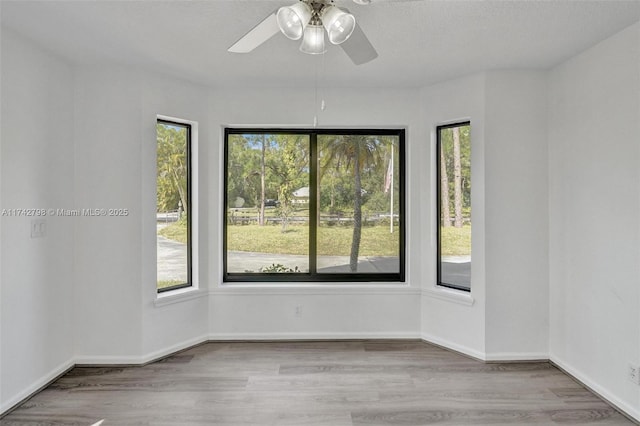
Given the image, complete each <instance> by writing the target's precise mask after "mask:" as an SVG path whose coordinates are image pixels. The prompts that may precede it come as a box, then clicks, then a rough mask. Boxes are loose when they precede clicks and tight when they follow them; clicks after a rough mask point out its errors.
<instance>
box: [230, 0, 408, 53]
mask: <svg viewBox="0 0 640 426" xmlns="http://www.w3.org/2000/svg"><path fill="white" fill-rule="evenodd" d="M372 1H375V0H353V2H354V3H356V4H360V5H366V4H369V3H371V2H372ZM378 1H381V0H378ZM391 1H393V0H391ZM396 1H397V0H396ZM279 32H281V33H282V34H284V35H285V36H286V37H287V38H289V39H291V40H299V39H302V43H301V45H300V51H301V52H304V53H308V54H311V55H317V54H322V53H325V52H326V48H325V32H326V34H327V38H328V39H329V42H330V43H331V44H335V45H339V46H340V47H341V48H342V50H344V52H345V53H346V54H347V56H349V58H350V59H351V60H352V61H353V63H354V64H356V65H360V64H364V63H366V62H369V61H372V60H374V59H375V58H377V57H378V52H376V49H375V48H374V47H373V45H372V44H371V42H369V39H368V38H367V36H366V35H365V34H364V32H363V31H362V29H361V28H360V26H359V25H358V24H357V23H356V19H355V17H354V16H353V15H352V14H351V13H350V12H349V11H348V10H347V9H345V8H339V7H337V6H336V5H335V4H334V0H299V1H298V2H297V3H295V4H292V5H291V6H284V7H281V8H279V9H278V10H276V11H275V12H273V13H272V14H270V15H269V16H267V17H266V18H265V19H264V20H263V21H262V22H260V23H259V24H258V25H256V26H255V27H254V28H253V29H251V30H250V31H249V32H248V33H247V34H245V35H244V36H242V37H241V38H240V40H238V41H237V42H236V43H234V44H233V46H231V47H230V48H229V49H228V51H229V52H233V53H249V52H251V51H252V50H253V49H255V48H256V47H258V46H260V45H261V44H262V43H264V42H266V41H267V40H269V39H270V38H271V37H273V36H274V35H276V34H277V33H279Z"/></svg>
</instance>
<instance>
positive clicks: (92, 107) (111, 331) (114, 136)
mask: <svg viewBox="0 0 640 426" xmlns="http://www.w3.org/2000/svg"><path fill="white" fill-rule="evenodd" d="M75 106H76V118H77V120H76V121H77V123H78V124H77V126H76V133H75V138H76V140H77V144H76V179H77V186H76V204H77V205H78V206H79V207H87V208H88V207H92V206H94V207H98V208H127V209H129V211H130V214H129V216H127V217H106V218H80V220H78V221H77V227H76V247H77V253H76V276H75V280H76V283H77V287H76V292H75V296H76V307H77V318H78V321H77V322H76V337H77V341H78V344H77V352H76V355H77V361H78V362H80V363H100V362H115V363H129V362H134V363H135V362H142V361H146V360H149V359H151V358H152V357H154V356H158V355H161V354H164V353H167V352H170V351H171V350H175V349H176V348H180V347H183V346H185V345H188V344H192V343H194V342H197V341H201V340H202V339H204V338H206V336H207V331H206V327H207V304H206V301H204V300H203V299H200V298H194V299H190V300H185V301H181V302H179V303H174V304H170V305H165V306H156V305H155V303H154V302H155V299H156V290H155V289H156V287H155V286H156V275H155V274H156V250H155V241H156V240H155V235H156V226H155V225H156V222H155V220H156V193H155V185H156V183H155V176H156V175H155V173H156V172H155V167H156V166H155V149H156V130H155V123H156V116H157V115H158V114H160V115H165V116H171V117H175V118H180V119H187V120H192V121H195V122H197V123H198V124H199V125H198V132H199V137H200V138H201V139H202V140H203V141H204V143H201V144H200V147H202V149H203V150H204V152H205V153H206V152H207V146H206V141H207V139H208V136H207V135H208V133H207V130H206V129H207V123H206V120H207V112H208V111H207V89H206V88H202V87H198V86H194V85H191V84H187V83H182V82H180V81H177V80H175V79H169V78H163V77H161V76H158V75H153V74H148V73H144V72H138V71H136V70H132V69H126V68H119V67H99V68H98V67H78V68H77V70H76V93H75ZM202 158H206V157H202ZM201 195H203V194H201ZM204 195H205V196H206V194H204ZM202 205H206V203H203V204H202ZM200 216H201V217H205V219H204V221H201V224H200V225H201V226H200V228H199V229H200V232H201V233H202V234H203V235H207V227H206V223H207V222H206V213H205V214H200ZM203 241H204V242H203V243H202V245H201V249H202V251H201V252H200V254H201V256H203V258H204V259H206V253H207V245H206V244H207V241H206V238H205V239H204V240H203ZM204 263H205V267H204V268H202V274H201V275H200V276H198V278H199V282H200V283H201V285H202V286H204V287H206V285H207V281H208V278H207V276H206V272H207V268H206V262H204ZM201 264H202V262H201ZM204 295H206V293H205V294H204Z"/></svg>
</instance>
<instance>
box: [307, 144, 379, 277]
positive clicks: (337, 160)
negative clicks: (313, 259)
mask: <svg viewBox="0 0 640 426" xmlns="http://www.w3.org/2000/svg"><path fill="white" fill-rule="evenodd" d="M381 146H382V141H381V140H380V138H379V137H376V136H364V135H335V136H333V135H332V136H327V137H323V138H321V139H320V151H321V154H320V158H321V161H323V162H324V164H323V165H322V167H321V176H320V177H321V178H322V174H323V173H324V171H326V170H328V169H329V168H331V166H332V165H333V167H335V168H340V166H341V165H344V166H345V168H346V169H347V170H350V171H351V172H353V178H354V193H353V199H354V202H353V237H352V240H351V253H350V255H349V268H350V270H351V272H357V270H358V256H359V252H360V239H361V237H362V179H361V176H362V172H363V171H364V170H366V169H371V168H376V167H378V166H379V165H380V164H382V163H383V152H382V151H383V150H382V149H381Z"/></svg>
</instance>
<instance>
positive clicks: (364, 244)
mask: <svg viewBox="0 0 640 426" xmlns="http://www.w3.org/2000/svg"><path fill="white" fill-rule="evenodd" d="M398 144H399V138H398V136H395V135H394V136H389V135H359V134H356V135H354V134H351V135H339V134H336V135H318V182H319V185H318V186H319V202H318V231H317V242H318V245H317V266H318V273H398V272H399V271H400V258H399V251H400V241H401V238H400V232H399V231H400V229H399V214H398V213H399V208H400V190H399V189H400V188H399V185H400V179H399V171H400V167H399V164H400V163H399V158H400V155H399V153H398Z"/></svg>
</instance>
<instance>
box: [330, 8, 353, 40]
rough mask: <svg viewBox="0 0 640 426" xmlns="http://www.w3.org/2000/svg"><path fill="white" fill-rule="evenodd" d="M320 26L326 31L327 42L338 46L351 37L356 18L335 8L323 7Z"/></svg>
mask: <svg viewBox="0 0 640 426" xmlns="http://www.w3.org/2000/svg"><path fill="white" fill-rule="evenodd" d="M322 25H323V26H324V28H325V29H326V30H327V34H328V36H329V41H330V42H331V43H333V44H340V43H344V42H345V41H347V39H348V38H349V37H351V33H353V30H354V29H355V28H356V18H354V16H353V15H352V14H350V13H347V12H345V11H343V10H342V9H340V8H337V7H336V6H332V5H331V6H325V7H324V8H323V9H322Z"/></svg>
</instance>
